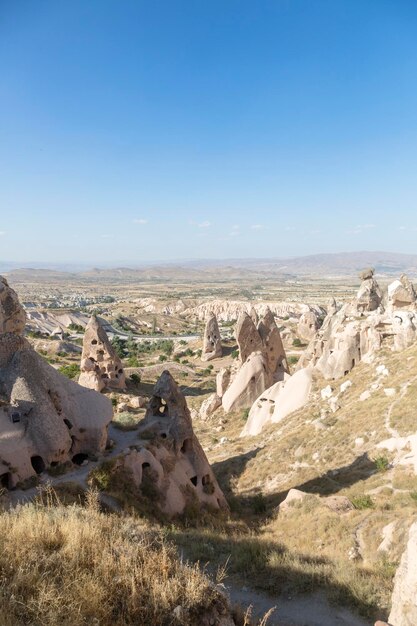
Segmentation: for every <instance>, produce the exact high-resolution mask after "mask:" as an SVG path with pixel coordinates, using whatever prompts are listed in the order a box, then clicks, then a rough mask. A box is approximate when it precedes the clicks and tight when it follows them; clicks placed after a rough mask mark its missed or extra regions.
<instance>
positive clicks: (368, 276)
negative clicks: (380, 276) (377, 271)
mask: <svg viewBox="0 0 417 626" xmlns="http://www.w3.org/2000/svg"><path fill="white" fill-rule="evenodd" d="M359 278H360V279H361V281H362V284H361V286H360V288H359V291H358V293H357V296H356V300H355V302H354V306H355V308H356V309H357V311H358V312H359V313H366V312H368V313H369V312H370V311H376V309H378V307H379V306H380V305H381V303H382V292H381V290H380V288H379V285H378V283H377V281H376V279H375V278H374V270H373V269H372V268H369V269H366V270H364V271H363V272H361V274H360V275H359Z"/></svg>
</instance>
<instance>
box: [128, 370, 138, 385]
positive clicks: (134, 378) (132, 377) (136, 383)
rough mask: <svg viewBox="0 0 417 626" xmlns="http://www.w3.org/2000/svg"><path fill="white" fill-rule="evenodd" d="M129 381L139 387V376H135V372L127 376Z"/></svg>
mask: <svg viewBox="0 0 417 626" xmlns="http://www.w3.org/2000/svg"><path fill="white" fill-rule="evenodd" d="M129 379H130V380H131V381H132V383H134V384H135V385H139V383H140V376H139V374H136V372H133V374H131V375H130V376H129Z"/></svg>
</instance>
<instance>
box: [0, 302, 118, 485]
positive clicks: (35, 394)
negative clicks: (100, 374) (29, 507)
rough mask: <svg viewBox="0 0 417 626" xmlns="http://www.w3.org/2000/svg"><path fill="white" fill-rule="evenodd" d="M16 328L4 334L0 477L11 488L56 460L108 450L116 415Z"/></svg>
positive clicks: (1, 345) (0, 377)
mask: <svg viewBox="0 0 417 626" xmlns="http://www.w3.org/2000/svg"><path fill="white" fill-rule="evenodd" d="M18 309H19V307H18V306H17V307H15V310H18ZM10 319H11V318H10V317H8V320H9V321H10ZM17 319H19V320H20V321H22V318H21V317H20V316H19V315H18V316H17ZM3 327H4V326H3ZM13 327H14V328H15V329H16V333H11V332H7V333H0V401H1V402H0V476H1V480H2V484H3V485H4V486H6V487H13V486H15V485H16V484H17V483H18V482H20V481H23V480H26V479H27V478H30V477H32V476H35V475H36V474H38V473H41V472H42V471H44V470H45V469H47V468H48V467H50V466H51V465H52V464H58V463H63V462H66V461H71V460H72V459H74V458H75V459H77V460H76V462H82V461H83V460H84V458H83V457H85V456H87V455H89V454H96V453H97V452H101V451H103V450H104V448H105V445H106V441H107V427H108V424H109V423H110V421H111V418H112V415H113V409H112V405H111V402H110V400H108V399H107V398H105V397H104V396H101V395H100V394H98V393H96V392H95V391H92V390H90V389H85V388H84V387H81V386H80V385H78V384H77V383H75V382H73V381H71V380H69V379H68V378H66V377H65V376H63V375H62V374H60V373H59V372H58V371H57V370H55V369H54V368H53V367H52V366H51V365H49V363H47V362H46V361H45V359H43V358H42V357H41V356H40V355H38V354H37V353H36V352H35V350H34V349H33V348H32V347H31V345H30V344H29V342H28V341H27V340H26V339H24V338H23V337H22V336H21V335H20V333H21V332H22V325H21V323H20V322H19V323H18V324H13ZM77 455H81V456H77Z"/></svg>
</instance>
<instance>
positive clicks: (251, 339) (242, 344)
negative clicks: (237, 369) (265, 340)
mask: <svg viewBox="0 0 417 626" xmlns="http://www.w3.org/2000/svg"><path fill="white" fill-rule="evenodd" d="M235 337H236V341H237V345H238V348H239V359H240V362H241V363H242V364H243V363H245V361H246V359H247V358H248V356H250V355H251V354H252V352H257V351H261V350H262V347H263V346H262V339H261V336H260V334H259V333H258V329H257V328H256V326H255V324H254V322H253V319H252V318H251V317H250V315H248V313H246V312H244V313H242V314H241V315H240V316H239V319H238V321H237V324H236V330H235Z"/></svg>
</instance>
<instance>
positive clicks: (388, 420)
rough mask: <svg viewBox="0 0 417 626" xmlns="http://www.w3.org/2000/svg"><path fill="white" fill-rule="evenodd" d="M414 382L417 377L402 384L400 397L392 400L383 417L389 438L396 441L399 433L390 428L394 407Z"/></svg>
mask: <svg viewBox="0 0 417 626" xmlns="http://www.w3.org/2000/svg"><path fill="white" fill-rule="evenodd" d="M416 380H417V376H414V378H412V379H411V380H409V381H407V382H406V383H404V385H402V386H401V392H400V395H399V396H398V397H397V398H395V400H393V402H391V404H390V406H389V409H388V411H387V414H386V416H385V429H386V430H387V431H388V432H389V434H390V435H391V437H394V438H395V439H398V438H399V437H400V433H399V432H398V430H396V429H395V428H392V426H391V416H392V412H393V410H394V409H395V407H396V406H397V404H398V403H399V402H401V400H403V398H404V396H405V395H406V393H407V391H408V388H409V387H410V385H412V384H413V383H414V382H415V381H416Z"/></svg>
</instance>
